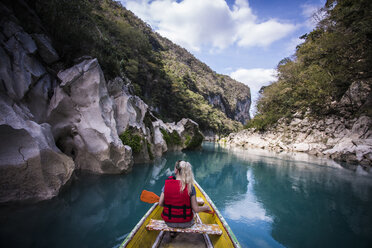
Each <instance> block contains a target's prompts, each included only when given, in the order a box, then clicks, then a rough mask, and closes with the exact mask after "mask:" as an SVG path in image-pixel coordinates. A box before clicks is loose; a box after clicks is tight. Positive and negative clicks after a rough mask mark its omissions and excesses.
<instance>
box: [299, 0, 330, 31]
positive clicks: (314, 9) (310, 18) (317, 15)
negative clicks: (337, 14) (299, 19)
mask: <svg viewBox="0 0 372 248" xmlns="http://www.w3.org/2000/svg"><path fill="white" fill-rule="evenodd" d="M324 4H325V1H320V2H319V4H318V5H314V4H303V5H301V8H302V15H303V16H304V17H305V18H306V19H307V20H306V23H305V25H306V26H307V27H308V28H310V29H314V28H315V26H316V24H317V23H318V21H319V20H320V19H323V18H324V14H325V13H323V12H319V10H320V8H321V7H322V6H324Z"/></svg>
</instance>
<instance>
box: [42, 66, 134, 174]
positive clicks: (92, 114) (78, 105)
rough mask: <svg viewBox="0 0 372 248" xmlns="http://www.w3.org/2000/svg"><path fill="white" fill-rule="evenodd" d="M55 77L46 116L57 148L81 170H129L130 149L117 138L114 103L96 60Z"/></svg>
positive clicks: (104, 171) (118, 171) (110, 171)
mask: <svg viewBox="0 0 372 248" xmlns="http://www.w3.org/2000/svg"><path fill="white" fill-rule="evenodd" d="M58 77H59V78H60V80H61V84H60V86H59V87H57V88H56V90H55V93H54V96H53V98H52V100H51V104H50V106H49V114H48V122H49V123H50V124H51V125H52V130H53V134H54V137H55V140H56V142H57V145H58V147H59V148H60V149H61V150H62V151H63V152H64V153H66V154H67V155H69V156H71V157H72V158H73V159H74V161H75V163H76V166H77V168H79V169H82V170H88V171H91V172H94V173H122V172H126V171H128V170H130V168H131V165H132V160H131V149H130V148H129V147H127V146H124V145H123V144H122V142H121V140H120V139H119V137H118V134H117V130H116V121H115V118H114V110H113V104H114V103H113V102H112V99H111V98H110V96H109V95H108V91H107V88H106V82H105V79H104V77H103V73H102V70H101V68H100V66H99V64H98V61H97V59H92V60H85V61H83V62H81V63H80V64H78V65H75V66H73V67H71V68H69V69H67V70H64V71H61V72H60V73H58Z"/></svg>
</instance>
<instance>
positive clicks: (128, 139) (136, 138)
mask: <svg viewBox="0 0 372 248" xmlns="http://www.w3.org/2000/svg"><path fill="white" fill-rule="evenodd" d="M119 137H120V139H121V141H122V142H123V144H124V145H128V146H130V147H131V148H132V151H133V154H138V153H139V152H140V151H141V149H142V144H143V141H142V137H141V136H140V135H138V134H136V133H135V131H134V130H133V129H132V128H128V129H127V130H125V131H124V133H122V134H120V136H119ZM147 148H148V147H147ZM149 154H150V153H149Z"/></svg>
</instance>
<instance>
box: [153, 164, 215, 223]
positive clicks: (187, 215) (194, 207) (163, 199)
mask: <svg viewBox="0 0 372 248" xmlns="http://www.w3.org/2000/svg"><path fill="white" fill-rule="evenodd" d="M174 174H175V175H176V176H175V177H169V178H168V179H167V180H165V185H164V188H163V192H162V193H161V195H160V199H159V205H160V206H162V207H164V209H163V213H162V214H161V217H162V218H163V219H164V221H165V223H166V224H167V225H168V226H169V227H176V228H187V227H190V226H192V225H193V224H194V219H193V217H194V214H193V211H194V212H195V213H199V212H202V211H210V210H211V209H210V207H209V206H207V205H204V206H198V203H197V202H196V191H195V187H194V174H193V173H192V167H191V164H190V163H189V162H186V161H181V160H178V161H177V162H176V165H175V168H174Z"/></svg>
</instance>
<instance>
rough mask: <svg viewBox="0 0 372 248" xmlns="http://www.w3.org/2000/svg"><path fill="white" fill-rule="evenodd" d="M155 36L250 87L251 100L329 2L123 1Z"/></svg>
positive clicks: (309, 0) (307, 0) (270, 78)
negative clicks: (153, 31) (165, 38)
mask: <svg viewBox="0 0 372 248" xmlns="http://www.w3.org/2000/svg"><path fill="white" fill-rule="evenodd" d="M121 3H122V4H123V6H125V7H126V8H127V9H129V10H131V11H132V12H133V13H135V14H136V15H137V16H138V17H140V18H141V19H142V20H144V21H145V22H147V23H148V24H149V25H150V26H151V27H152V28H153V29H154V30H155V31H156V32H158V33H160V34H161V35H162V36H165V37H167V38H168V39H170V40H172V41H173V42H174V43H176V44H178V45H180V46H182V47H184V48H186V49H187V50H188V51H189V52H191V53H192V54H193V55H194V56H195V57H197V58H198V59H200V60H201V61H202V62H204V63H206V64H207V65H208V66H210V67H211V68H212V69H213V70H214V71H216V72H217V73H221V74H226V75H229V76H231V77H232V78H234V79H236V80H238V81H240V82H242V83H244V84H246V85H248V86H249V87H250V88H251V93H252V98H253V101H255V100H256V99H257V97H258V90H259V89H260V88H261V87H262V86H264V85H268V84H269V83H270V82H272V81H274V80H275V68H276V65H277V64H278V62H279V61H280V60H281V59H283V58H285V57H288V56H291V55H292V54H294V51H295V48H296V46H297V45H298V44H300V42H301V40H300V39H299V37H300V36H301V35H303V34H305V33H308V32H310V31H311V30H312V29H313V28H314V26H315V25H314V21H313V18H312V14H313V13H314V12H315V11H317V9H319V8H320V7H322V6H323V5H324V3H325V0H121Z"/></svg>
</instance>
